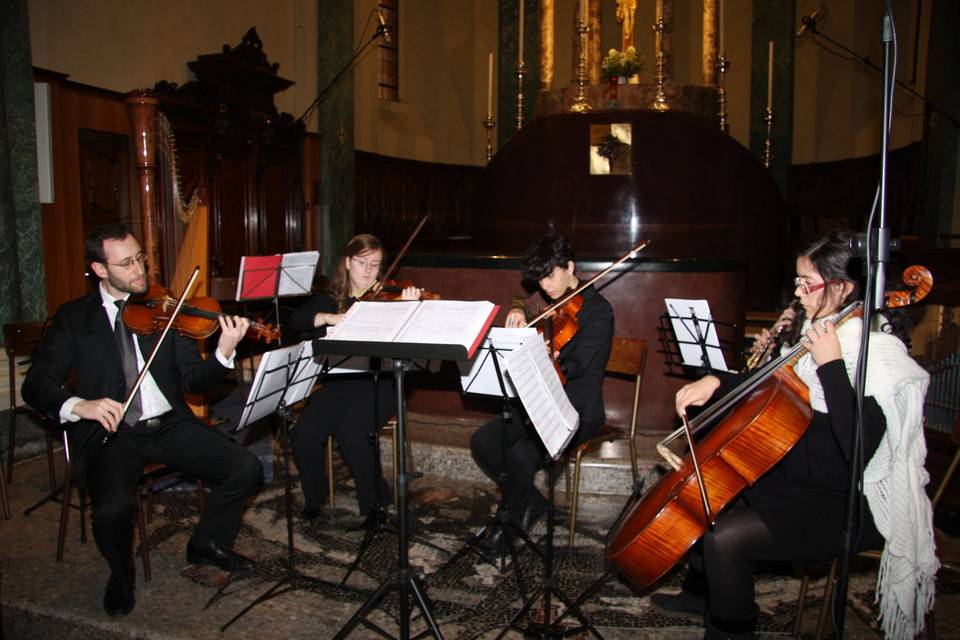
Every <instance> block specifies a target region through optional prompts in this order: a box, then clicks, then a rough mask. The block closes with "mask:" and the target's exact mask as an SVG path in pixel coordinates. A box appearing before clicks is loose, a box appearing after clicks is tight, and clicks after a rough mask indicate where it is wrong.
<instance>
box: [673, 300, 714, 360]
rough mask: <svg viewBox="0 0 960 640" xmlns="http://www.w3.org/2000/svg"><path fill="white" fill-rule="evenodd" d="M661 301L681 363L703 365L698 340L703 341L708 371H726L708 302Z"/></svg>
mask: <svg viewBox="0 0 960 640" xmlns="http://www.w3.org/2000/svg"><path fill="white" fill-rule="evenodd" d="M664 302H665V303H666V305H667V315H668V316H669V317H670V324H671V325H672V326H673V333H674V335H675V336H676V337H677V343H678V346H679V347H680V357H681V358H683V364H685V365H687V366H690V367H702V366H704V363H703V352H702V351H701V349H700V340H701V339H702V338H705V344H706V345H707V361H708V363H709V365H710V368H711V369H715V370H716V371H728V369H727V363H726V361H725V360H724V357H723V351H721V350H720V338H719V337H718V336H717V325H716V324H715V323H714V322H713V316H712V315H711V314H710V303H709V302H707V301H706V300H683V299H680V298H664ZM694 318H696V322H694ZM698 331H699V334H700V335H698Z"/></svg>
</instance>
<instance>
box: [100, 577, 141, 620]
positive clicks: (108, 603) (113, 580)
mask: <svg viewBox="0 0 960 640" xmlns="http://www.w3.org/2000/svg"><path fill="white" fill-rule="evenodd" d="M133 588H134V587H133V582H132V581H131V580H127V579H126V578H125V577H124V576H118V575H117V574H115V573H111V574H110V580H108V581H107V588H106V589H104V591H103V610H104V611H105V612H106V613H107V615H108V616H110V617H111V618H119V617H120V616H125V615H127V614H128V613H130V612H131V611H133V607H134V605H135V604H136V600H135V598H134V597H133Z"/></svg>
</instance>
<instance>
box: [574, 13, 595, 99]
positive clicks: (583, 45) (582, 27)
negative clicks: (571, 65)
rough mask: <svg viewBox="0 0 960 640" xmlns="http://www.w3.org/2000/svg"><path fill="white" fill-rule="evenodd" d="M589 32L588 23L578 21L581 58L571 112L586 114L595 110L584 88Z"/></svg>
mask: <svg viewBox="0 0 960 640" xmlns="http://www.w3.org/2000/svg"><path fill="white" fill-rule="evenodd" d="M581 1H583V0H581ZM587 31H589V28H588V27H587V25H586V23H585V22H584V21H583V20H582V19H580V20H578V21H577V37H578V38H579V39H580V56H579V58H578V60H577V97H576V99H575V100H574V101H573V104H572V105H571V106H570V111H573V112H574V113H586V112H587V111H590V110H591V109H592V108H593V107H591V106H590V103H589V102H588V101H587V96H585V95H584V93H583V87H584V85H586V84H587Z"/></svg>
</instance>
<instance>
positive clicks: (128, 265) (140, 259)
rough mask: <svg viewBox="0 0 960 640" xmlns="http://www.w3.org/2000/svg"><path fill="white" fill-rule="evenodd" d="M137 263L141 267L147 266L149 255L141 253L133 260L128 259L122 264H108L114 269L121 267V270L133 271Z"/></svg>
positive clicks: (122, 261)
mask: <svg viewBox="0 0 960 640" xmlns="http://www.w3.org/2000/svg"><path fill="white" fill-rule="evenodd" d="M135 263H139V264H140V266H141V267H142V266H144V265H145V264H147V254H145V253H144V252H142V251H141V252H140V253H138V254H137V255H135V256H133V257H132V258H127V259H126V260H121V261H120V262H108V263H107V264H109V265H110V266H112V267H120V268H121V269H132V268H133V265H134V264H135Z"/></svg>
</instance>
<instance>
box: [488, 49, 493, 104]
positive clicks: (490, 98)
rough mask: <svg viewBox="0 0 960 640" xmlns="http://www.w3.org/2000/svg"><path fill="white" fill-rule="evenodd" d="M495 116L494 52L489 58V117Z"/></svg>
mask: <svg viewBox="0 0 960 640" xmlns="http://www.w3.org/2000/svg"><path fill="white" fill-rule="evenodd" d="M492 116H493V51H491V52H490V53H489V55H488V56H487V117H488V118H490V117H492Z"/></svg>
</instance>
